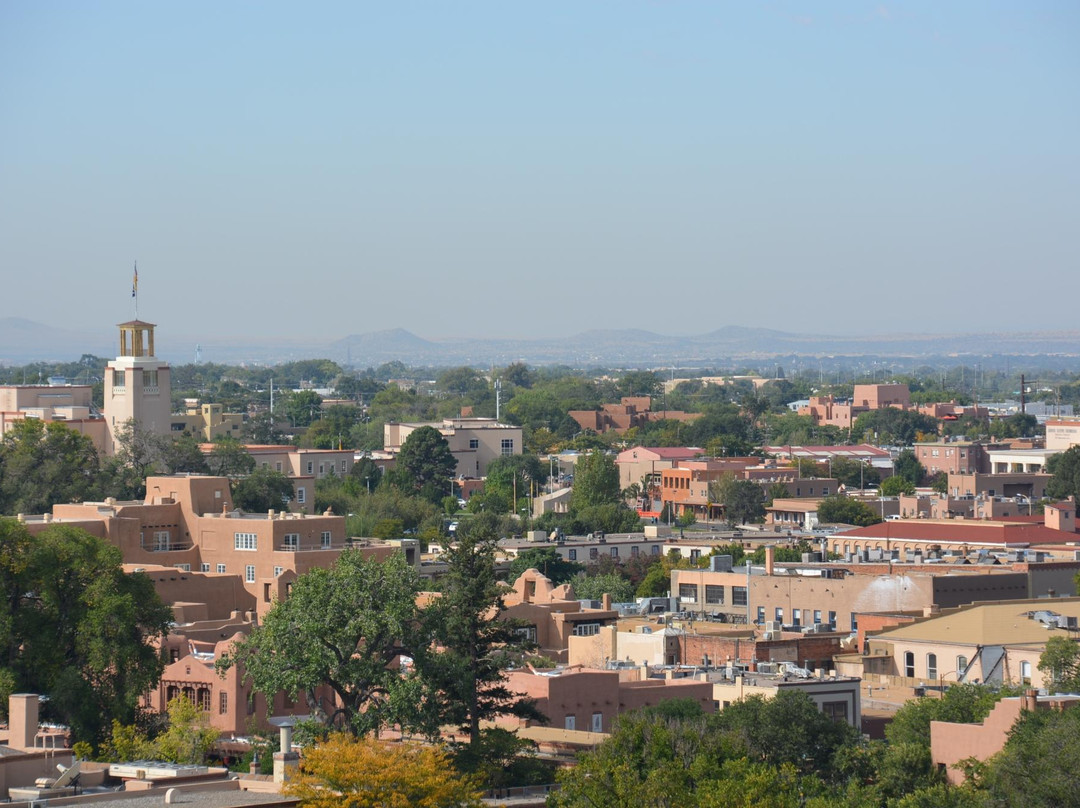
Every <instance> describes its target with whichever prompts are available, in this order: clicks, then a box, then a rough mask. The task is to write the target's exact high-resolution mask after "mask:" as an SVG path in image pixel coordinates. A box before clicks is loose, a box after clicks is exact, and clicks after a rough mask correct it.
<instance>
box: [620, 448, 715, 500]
mask: <svg viewBox="0 0 1080 808" xmlns="http://www.w3.org/2000/svg"><path fill="white" fill-rule="evenodd" d="M701 453H702V452H701V449H698V448H695V447H693V446H655V447H650V446H633V447H631V448H629V449H624V450H623V451H621V452H619V454H618V455H616V457H615V465H616V466H618V468H619V489H620V490H622V489H626V488H629V487H630V486H631V485H633V484H634V483H638V484H639V485H640V484H641V482H642V480H646V479H647V480H648V482H649V484H650V485H659V484H660V472H662V471H663V470H664V469H669V468H672V467H673V466H674V465H675V464H676V463H677V462H679V461H682V460H693V459H694V458H695V457H697V456H699V455H700V454H701Z"/></svg>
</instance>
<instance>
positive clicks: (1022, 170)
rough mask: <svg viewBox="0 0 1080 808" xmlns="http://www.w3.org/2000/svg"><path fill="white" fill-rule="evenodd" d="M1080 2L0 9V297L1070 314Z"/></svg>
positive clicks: (385, 320)
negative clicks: (135, 278) (134, 293)
mask: <svg viewBox="0 0 1080 808" xmlns="http://www.w3.org/2000/svg"><path fill="white" fill-rule="evenodd" d="M1078 87H1080V3H1076V2H1075V0H1065V1H1064V2H1039V0H1025V2H1022V3H1020V2H990V1H988V0H978V1H977V2H960V1H959V0H950V2H944V3H943V2H925V3H915V2H912V3H890V2H887V3H884V4H879V3H873V2H868V3H864V2H818V3H808V2H799V3H795V2H753V1H752V0H746V1H745V2H742V1H740V2H734V1H733V2H724V3H721V2H634V1H633V0H607V1H606V2H605V1H602V0H564V1H563V2H559V1H558V0H546V2H531V3H528V2H505V0H499V1H498V2H468V1H467V0H462V1H461V2H445V0H440V1H439V2H420V1H419V0H417V1H416V2H409V1H408V0H401V1H400V2H379V3H376V2H340V3H339V2H311V3H308V2H304V3H299V2H290V3H277V2H258V3H256V2H184V3H146V2H94V0H79V1H78V2H74V1H73V2H45V1H44V0H5V2H3V3H0V317H12V316H19V317H27V318H29V319H32V320H36V321H38V322H42V323H46V324H49V325H53V326H57V327H67V328H75V327H78V328H110V329H111V327H112V325H113V324H114V323H117V322H120V321H122V320H127V319H130V318H131V316H132V315H133V309H132V300H131V282H132V267H133V264H134V262H135V261H138V266H139V316H140V317H141V318H142V319H144V320H149V321H152V322H155V323H158V324H159V325H165V324H168V328H169V330H170V331H171V332H174V333H183V334H188V335H196V336H198V335H205V336H204V338H205V339H209V338H211V337H217V338H220V337H228V336H240V335H243V336H246V337H260V336H266V337H269V336H275V337H277V338H282V337H287V338H297V339H335V338H338V337H343V336H345V335H348V334H361V333H366V332H371V331H378V330H383V329H390V328H404V329H407V330H409V331H412V332H413V333H415V334H417V335H419V336H421V337H425V338H428V339H445V338H459V337H498V338H536V337H541V336H552V335H558V334H566V335H570V334H575V333H578V332H581V331H584V330H588V329H593V328H629V327H633V328H644V329H646V330H650V331H655V332H657V333H661V334H670V335H689V334H702V333H706V332H709V331H712V330H715V329H717V328H721V327H723V326H728V325H742V326H767V327H771V328H778V329H780V330H786V331H795V332H800V333H803V332H819V333H832V334H852V335H857V334H881V333H890V332H932V333H938V332H949V333H955V332H981V331H1002V330H1016V331H1023V330H1033V329H1040V330H1056V329H1076V328H1078V325H1077V317H1076V311H1077V308H1076V305H1077V292H1080V246H1078V240H1080V91H1078Z"/></svg>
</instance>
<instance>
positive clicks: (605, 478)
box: [570, 451, 621, 510]
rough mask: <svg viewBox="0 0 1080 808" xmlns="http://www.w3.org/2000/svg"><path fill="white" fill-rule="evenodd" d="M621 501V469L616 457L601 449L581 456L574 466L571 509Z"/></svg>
mask: <svg viewBox="0 0 1080 808" xmlns="http://www.w3.org/2000/svg"><path fill="white" fill-rule="evenodd" d="M620 501H621V493H620V489H619V469H618V467H617V466H616V465H615V458H614V457H612V456H611V455H609V454H605V453H604V452H601V451H592V452H589V453H588V454H586V455H584V456H582V457H581V458H579V459H578V461H577V463H576V464H575V466H574V487H573V492H572V494H571V496H570V507H571V509H573V510H582V509H584V508H589V507H592V506H594V505H608V504H615V503H618V502H620Z"/></svg>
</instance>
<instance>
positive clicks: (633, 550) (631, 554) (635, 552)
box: [630, 544, 641, 558]
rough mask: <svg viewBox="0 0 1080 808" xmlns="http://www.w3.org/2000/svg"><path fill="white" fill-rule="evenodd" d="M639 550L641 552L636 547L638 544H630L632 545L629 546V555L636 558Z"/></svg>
mask: <svg viewBox="0 0 1080 808" xmlns="http://www.w3.org/2000/svg"><path fill="white" fill-rule="evenodd" d="M640 552H641V548H640V547H638V546H637V545H636V544H635V545H633V546H632V547H631V548H630V557H631V558H637V557H638V553H640Z"/></svg>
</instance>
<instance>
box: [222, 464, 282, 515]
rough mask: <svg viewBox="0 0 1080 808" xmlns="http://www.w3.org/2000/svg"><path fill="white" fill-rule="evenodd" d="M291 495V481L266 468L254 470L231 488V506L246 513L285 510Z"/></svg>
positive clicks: (279, 473) (278, 472)
mask: <svg viewBox="0 0 1080 808" xmlns="http://www.w3.org/2000/svg"><path fill="white" fill-rule="evenodd" d="M293 493H294V491H293V484H292V480H290V479H289V478H288V477H286V476H285V475H284V474H282V473H281V472H280V471H273V470H272V469H268V468H258V469H255V470H254V471H253V472H251V474H248V475H247V476H246V477H242V478H241V479H239V480H237V481H236V482H235V483H234V484H233V487H232V498H233V504H234V505H236V507H237V508H240V509H242V510H245V511H247V512H248V513H266V512H267V511H270V510H279V511H280V510H285V509H287V508H288V506H289V502H290V500H292V498H293Z"/></svg>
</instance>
